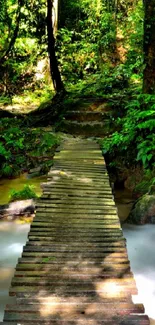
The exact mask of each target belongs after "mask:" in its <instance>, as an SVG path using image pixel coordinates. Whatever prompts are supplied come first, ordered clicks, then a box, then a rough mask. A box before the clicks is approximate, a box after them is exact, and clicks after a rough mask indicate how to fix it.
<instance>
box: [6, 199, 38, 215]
mask: <svg viewBox="0 0 155 325" xmlns="http://www.w3.org/2000/svg"><path fill="white" fill-rule="evenodd" d="M35 204H36V203H35V201H34V200H33V199H30V200H21V201H15V202H11V203H8V204H5V205H0V219H2V218H7V217H12V218H16V217H18V216H23V215H24V216H27V217H28V216H31V215H33V214H34V213H35Z"/></svg>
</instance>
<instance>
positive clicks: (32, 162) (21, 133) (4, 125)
mask: <svg viewBox="0 0 155 325" xmlns="http://www.w3.org/2000/svg"><path fill="white" fill-rule="evenodd" d="M58 143H59V139H58V138H57V137H56V136H55V135H54V134H53V133H52V132H46V131H44V130H42V129H28V128H24V127H22V124H21V123H20V122H19V121H17V120H15V119H12V120H11V119H8V118H6V119H2V120H1V121H0V161H1V163H0V175H1V176H13V175H18V174H19V173H20V172H21V171H26V170H29V169H31V168H34V167H36V166H38V165H39V166H42V167H43V170H45V169H46V171H47V168H49V166H51V165H52V159H53V153H54V149H55V147H56V146H57V144H58Z"/></svg>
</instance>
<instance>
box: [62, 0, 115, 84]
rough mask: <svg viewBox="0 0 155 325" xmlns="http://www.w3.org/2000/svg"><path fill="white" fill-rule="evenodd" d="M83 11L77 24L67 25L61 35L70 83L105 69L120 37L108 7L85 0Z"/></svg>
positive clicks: (65, 74)
mask: <svg viewBox="0 0 155 325" xmlns="http://www.w3.org/2000/svg"><path fill="white" fill-rule="evenodd" d="M76 6H77V3H76ZM79 10H80V18H79V19H78V21H76V26H74V24H73V25H72V28H71V26H70V25H69V28H67V27H65V26H64V27H63V28H61V29H60V30H59V32H58V37H57V50H58V56H59V62H60V65H61V72H62V75H63V77H64V78H65V80H67V82H69V81H70V82H73V81H74V82H76V81H77V80H78V79H79V78H80V79H83V78H84V77H85V76H87V75H88V74H89V73H96V72H97V71H101V70H102V67H103V64H104V65H106V64H107V65H110V64H111V63H110V60H109V57H108V56H109V50H110V48H111V50H114V43H115V39H116V27H115V21H114V19H113V16H112V14H111V13H109V12H107V11H106V10H105V8H104V6H102V5H101V6H100V8H97V7H96V2H95V1H93V3H92V2H90V1H81V3H80V8H79ZM67 26H68V24H67ZM104 68H105V67H104Z"/></svg>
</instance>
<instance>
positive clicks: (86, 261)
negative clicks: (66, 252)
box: [18, 256, 129, 269]
mask: <svg viewBox="0 0 155 325" xmlns="http://www.w3.org/2000/svg"><path fill="white" fill-rule="evenodd" d="M18 263H20V264H35V263H36V264H43V265H44V266H48V265H49V266H50V265H51V264H53V265H54V264H56V265H58V264H59V265H61V266H62V267H63V266H65V265H67V266H74V265H75V266H76V265H78V264H79V266H80V264H81V266H91V267H93V266H94V265H95V266H100V267H104V268H106V267H109V266H110V267H111V269H112V268H115V266H116V267H117V266H118V267H122V264H124V267H126V266H128V265H129V261H128V257H122V258H121V257H120V258H119V257H118V258H116V257H115V258H112V257H109V258H106V259H103V257H98V258H96V259H92V258H90V257H89V258H88V257H86V258H80V257H79V258H78V257H76V258H75V256H74V257H73V258H71V257H70V258H67V257H66V258H65V256H64V258H59V259H58V258H54V257H53V256H51V257H49V256H44V257H42V258H39V257H38V258H37V257H36V256H34V257H28V256H25V257H22V258H19V259H18Z"/></svg>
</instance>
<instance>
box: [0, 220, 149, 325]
mask: <svg viewBox="0 0 155 325" xmlns="http://www.w3.org/2000/svg"><path fill="white" fill-rule="evenodd" d="M29 228H30V225H28V224H25V225H20V224H16V223H13V222H0V248H1V254H0V321H1V320H2V319H3V313H4V307H5V305H6V304H7V303H12V302H13V298H10V297H9V296H8V290H9V286H10V282H11V278H12V277H13V274H14V268H15V265H16V264H17V259H18V257H20V256H21V252H22V248H23V245H24V244H25V242H26V239H27V234H28V231H29ZM123 231H124V235H125V237H126V238H127V247H128V254H129V259H130V263H131V269H132V271H133V272H134V276H135V280H136V283H137V287H138V293H139V294H138V296H136V297H133V300H134V302H142V303H143V304H144V306H145V312H146V314H148V315H149V317H150V319H151V325H155V225H145V226H135V225H126V224H125V225H123Z"/></svg>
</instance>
